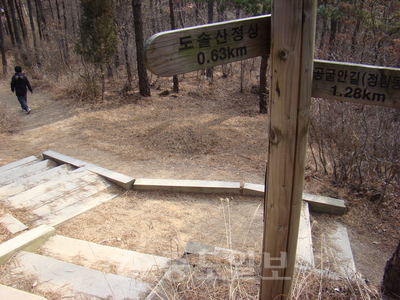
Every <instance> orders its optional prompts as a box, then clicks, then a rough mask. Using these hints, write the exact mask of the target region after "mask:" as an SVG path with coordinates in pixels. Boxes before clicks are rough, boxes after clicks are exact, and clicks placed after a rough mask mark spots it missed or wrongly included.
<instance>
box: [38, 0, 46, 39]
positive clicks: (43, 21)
mask: <svg viewBox="0 0 400 300" xmlns="http://www.w3.org/2000/svg"><path fill="white" fill-rule="evenodd" d="M35 4H36V18H37V23H38V31H39V37H40V39H43V38H44V31H45V27H46V19H45V17H44V14H43V6H42V2H41V1H40V0H35Z"/></svg>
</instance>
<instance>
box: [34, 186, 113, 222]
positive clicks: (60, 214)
mask: <svg viewBox="0 0 400 300" xmlns="http://www.w3.org/2000/svg"><path fill="white" fill-rule="evenodd" d="M118 195H119V193H110V192H108V191H101V192H99V193H97V194H95V195H91V196H89V197H87V198H85V199H82V200H81V201H78V202H76V203H73V204H69V205H68V206H65V202H64V206H65V207H61V205H60V206H58V207H56V208H54V210H52V208H49V209H46V211H47V212H48V213H45V214H43V215H41V216H37V215H36V216H32V217H33V218H36V221H34V222H33V225H35V226H36V225H41V224H47V225H50V226H56V225H58V224H61V223H63V222H65V221H67V220H69V219H71V218H73V217H75V216H77V215H79V214H81V213H84V212H85V211H87V210H89V209H91V208H93V207H96V206H97V205H99V204H101V203H103V202H107V201H109V200H111V199H113V198H115V197H117V196H118ZM54 205H56V204H54ZM56 209H57V210H56ZM33 213H35V211H33Z"/></svg>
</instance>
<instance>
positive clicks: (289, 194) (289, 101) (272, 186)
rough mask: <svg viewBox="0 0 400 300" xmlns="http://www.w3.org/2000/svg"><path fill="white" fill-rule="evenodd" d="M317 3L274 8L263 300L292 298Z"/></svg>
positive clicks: (284, 0)
mask: <svg viewBox="0 0 400 300" xmlns="http://www.w3.org/2000/svg"><path fill="white" fill-rule="evenodd" d="M316 2H317V1H316V0H304V1H298V0H279V1H274V3H273V5H272V25H271V27H272V35H271V54H270V57H271V86H270V97H271V98H270V109H269V115H270V126H269V130H270V131H269V149H268V150H269V151H268V160H267V174H266V179H265V187H266V191H265V201H264V241H263V257H262V278H261V290H260V299H268V300H273V299H275V300H277V299H281V297H280V295H282V296H285V297H282V299H285V298H286V297H287V295H288V294H289V291H290V287H291V283H292V279H293V273H294V267H295V262H296V246H297V238H298V230H299V221H300V213H301V205H302V193H303V178H304V167H305V157H306V155H305V154H306V148H307V137H308V125H309V120H310V103H311V84H312V76H313V58H314V39H315V20H316V9H317V7H316Z"/></svg>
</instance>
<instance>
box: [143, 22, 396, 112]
mask: <svg viewBox="0 0 400 300" xmlns="http://www.w3.org/2000/svg"><path fill="white" fill-rule="evenodd" d="M270 39H271V15H265V16H260V17H252V18H245V19H239V20H234V21H228V22H220V23H213V24H207V25H201V26H194V27H188V28H183V29H178V30H170V31H164V32H161V33H157V34H155V35H153V36H152V37H150V38H149V39H148V40H147V42H146V45H145V54H144V59H145V64H146V67H147V69H148V70H150V71H151V72H152V73H154V74H156V75H158V76H162V77H167V76H173V75H178V74H182V73H187V72H191V71H196V70H200V69H205V68H209V67H214V66H218V65H222V64H227V63H231V62H235V61H240V60H244V59H248V58H252V57H257V56H262V55H267V54H269V53H270ZM312 96H313V97H317V98H326V99H333V100H339V101H346V102H354V103H362V104H372V105H379V106H386V107H397V108H400V69H395V68H386V67H378V66H368V65H359V64H350V63H341V62H340V63H339V62H331V61H323V60H315V61H314V74H313V84H312Z"/></svg>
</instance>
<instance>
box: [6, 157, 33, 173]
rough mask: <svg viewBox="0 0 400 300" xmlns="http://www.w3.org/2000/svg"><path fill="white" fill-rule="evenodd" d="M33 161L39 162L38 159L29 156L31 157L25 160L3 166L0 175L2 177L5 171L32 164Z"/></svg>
mask: <svg viewBox="0 0 400 300" xmlns="http://www.w3.org/2000/svg"><path fill="white" fill-rule="evenodd" d="M33 161H38V159H37V157H35V156H29V157H25V158H23V159H20V160H17V161H14V162H12V163H9V164H7V165H4V166H1V167H0V175H1V173H3V172H5V171H8V170H11V169H13V168H16V167H19V166H22V165H24V164H27V163H30V162H33Z"/></svg>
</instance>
